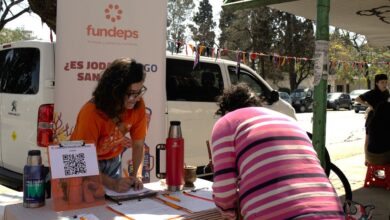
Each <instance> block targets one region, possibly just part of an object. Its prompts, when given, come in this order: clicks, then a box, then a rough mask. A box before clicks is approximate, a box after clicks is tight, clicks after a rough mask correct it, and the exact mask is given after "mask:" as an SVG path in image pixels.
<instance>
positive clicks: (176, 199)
mask: <svg viewBox="0 0 390 220" xmlns="http://www.w3.org/2000/svg"><path fill="white" fill-rule="evenodd" d="M162 196H164V197H165V198H167V199H170V200H173V201H175V202H180V201H181V200H180V199H179V198H177V197H174V196H171V195H169V194H168V193H163V194H162Z"/></svg>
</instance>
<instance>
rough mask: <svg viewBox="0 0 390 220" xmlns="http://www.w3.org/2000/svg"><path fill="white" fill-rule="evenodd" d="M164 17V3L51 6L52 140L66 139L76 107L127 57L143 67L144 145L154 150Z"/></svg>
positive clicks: (140, 0) (158, 135)
mask: <svg viewBox="0 0 390 220" xmlns="http://www.w3.org/2000/svg"><path fill="white" fill-rule="evenodd" d="M166 13H167V0H158V1H156V0H131V1H128V0H112V1H96V0H83V1H79V0H58V1H57V33H56V34H57V35H56V36H57V43H56V60H55V64H56V66H55V72H56V74H55V77H56V87H55V119H54V120H55V124H56V125H59V127H57V129H56V134H55V136H56V137H57V138H58V141H64V140H67V139H68V138H69V136H70V135H71V133H72V130H73V128H74V126H75V122H76V117H77V114H78V112H79V110H80V108H81V107H82V105H84V104H85V103H86V102H88V101H89V100H90V99H91V97H92V92H93V90H94V88H95V87H96V85H97V81H98V80H99V79H100V76H101V74H102V72H103V71H104V70H105V69H106V68H107V66H108V65H109V64H110V62H112V61H113V60H114V59H116V58H119V57H129V58H133V59H135V60H137V61H138V62H140V63H142V64H144V69H145V71H146V81H145V85H146V87H147V88H148V92H147V93H146V94H145V96H144V99H145V104H146V106H147V107H148V108H149V109H150V111H152V112H153V115H152V118H151V120H150V125H149V129H148V134H147V137H146V144H147V145H148V146H150V147H154V146H156V145H157V144H158V143H164V142H165V134H166V133H167V132H166V131H165V129H166V128H165V125H166V122H165V118H166V115H165V108H166V106H165V104H166V97H165V96H166V94H165V93H166V92H165V47H166V44H165V42H166ZM150 152H153V154H154V152H155V151H154V150H151V151H150ZM151 167H153V166H152V165H151ZM150 173H152V174H153V175H154V173H155V172H150Z"/></svg>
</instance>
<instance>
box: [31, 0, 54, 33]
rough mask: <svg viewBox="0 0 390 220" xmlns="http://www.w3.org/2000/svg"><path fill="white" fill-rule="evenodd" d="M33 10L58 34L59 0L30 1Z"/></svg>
mask: <svg viewBox="0 0 390 220" xmlns="http://www.w3.org/2000/svg"><path fill="white" fill-rule="evenodd" d="M28 3H29V5H30V8H31V10H32V11H33V12H34V13H35V14H37V15H38V16H39V17H41V20H42V22H43V23H46V24H47V26H48V27H49V28H50V29H51V30H53V32H54V33H55V32H56V20H57V0H28Z"/></svg>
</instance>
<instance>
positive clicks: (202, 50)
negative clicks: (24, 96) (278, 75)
mask: <svg viewBox="0 0 390 220" xmlns="http://www.w3.org/2000/svg"><path fill="white" fill-rule="evenodd" d="M50 34H51V33H50ZM171 43H173V46H169V49H170V51H171V52H172V53H174V51H176V53H178V52H179V48H180V47H182V46H185V53H186V55H188V49H187V47H190V48H191V50H192V54H194V53H195V56H196V58H195V59H196V61H194V68H195V66H196V65H197V62H199V58H200V56H202V54H204V55H206V56H209V57H212V58H215V60H217V59H218V58H221V57H222V56H228V55H229V53H230V54H231V53H233V54H235V55H236V59H237V63H238V65H237V66H238V68H240V67H239V63H244V64H246V63H247V59H248V60H252V61H255V60H256V59H258V58H260V57H268V58H269V61H270V62H271V63H272V64H273V65H274V66H276V67H282V66H284V65H286V64H289V63H290V62H294V70H297V69H298V68H299V65H303V64H304V63H305V62H310V61H313V60H314V59H313V58H307V57H294V56H280V55H278V54H277V53H273V54H264V53H261V52H255V51H252V52H245V51H241V50H230V49H228V48H218V47H217V48H214V47H212V46H205V45H200V44H199V45H198V46H197V47H196V46H194V45H193V44H186V43H184V42H182V41H177V42H176V41H175V42H169V43H168V45H172V44H171ZM247 55H248V56H247ZM238 59H239V60H238ZM367 64H368V62H366V61H343V60H330V61H329V68H330V69H331V68H334V69H337V70H340V69H341V68H342V69H343V70H345V71H349V70H357V71H364V69H366V68H368V66H367ZM370 64H371V65H377V66H382V67H385V68H388V69H389V70H390V61H380V62H370Z"/></svg>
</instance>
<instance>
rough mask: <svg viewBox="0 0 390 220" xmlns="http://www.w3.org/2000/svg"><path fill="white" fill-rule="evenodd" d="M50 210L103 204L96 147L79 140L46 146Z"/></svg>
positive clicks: (102, 188)
mask: <svg viewBox="0 0 390 220" xmlns="http://www.w3.org/2000/svg"><path fill="white" fill-rule="evenodd" d="M48 153H49V164H50V174H51V178H52V179H51V195H52V199H53V209H54V211H66V210H73V209H81V208H89V207H93V206H99V205H105V200H104V193H105V192H104V187H103V184H102V181H101V177H100V174H99V168H98V161H97V154H96V148H95V145H94V144H88V143H84V142H83V141H67V142H61V143H60V144H58V145H49V147H48Z"/></svg>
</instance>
